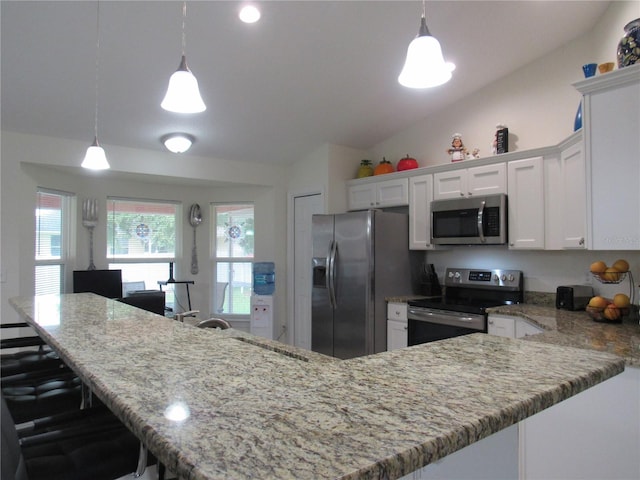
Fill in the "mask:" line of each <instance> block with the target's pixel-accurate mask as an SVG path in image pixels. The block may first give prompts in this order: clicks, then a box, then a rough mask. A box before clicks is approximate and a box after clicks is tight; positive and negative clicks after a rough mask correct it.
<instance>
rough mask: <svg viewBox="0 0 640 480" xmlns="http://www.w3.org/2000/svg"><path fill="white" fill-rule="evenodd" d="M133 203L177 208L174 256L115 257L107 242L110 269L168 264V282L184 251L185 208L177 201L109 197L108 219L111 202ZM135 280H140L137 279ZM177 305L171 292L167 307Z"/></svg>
mask: <svg viewBox="0 0 640 480" xmlns="http://www.w3.org/2000/svg"><path fill="white" fill-rule="evenodd" d="M114 201H115V202H119V201H120V202H131V203H156V204H164V205H173V206H175V209H176V216H175V245H174V247H175V249H174V252H173V255H169V256H151V255H150V256H139V257H133V256H127V257H121V256H118V255H114V254H112V253H111V250H112V249H111V248H110V244H109V241H108V240H107V245H106V248H107V251H106V256H107V262H108V265H109V267H108V268H110V269H113V268H117V265H118V264H126V265H136V264H149V263H155V264H166V265H167V269H166V278H165V279H164V280H168V279H169V264H172V263H173V264H175V263H176V258H178V257H179V256H180V252H181V251H182V247H181V245H182V231H183V229H182V221H183V218H184V217H183V206H182V202H180V201H175V200H157V199H148V198H133V197H114V196H110V197H107V219H108V217H109V215H110V213H111V212H110V209H109V207H110V205H111V202H114ZM107 228H108V220H107ZM135 280H139V279H135ZM161 280H162V279H159V280H158V281H161ZM125 281H126V280H125V279H124V278H123V282H125ZM159 288H160V287H159V285H157V284H156V285H149V284H145V289H146V290H157V289H159ZM163 290H165V291H166V289H165V288H163ZM175 303H176V300H175V299H173V291H172V290H170V291H168V292H167V307H170V308H173V309H175Z"/></svg>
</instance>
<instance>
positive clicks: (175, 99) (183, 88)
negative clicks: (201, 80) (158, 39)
mask: <svg viewBox="0 0 640 480" xmlns="http://www.w3.org/2000/svg"><path fill="white" fill-rule="evenodd" d="M186 18H187V2H183V3H182V59H181V60H180V65H179V66H178V70H176V72H175V73H174V74H173V75H171V78H170V79H169V87H168V88H167V94H166V95H165V96H164V100H162V103H161V104H160V106H161V107H162V108H164V109H165V110H168V111H170V112H176V113H199V112H204V111H205V110H206V109H207V107H206V105H205V104H204V102H203V101H202V97H201V96H200V90H199V89H198V80H196V77H195V76H194V75H193V73H191V70H189V67H187V59H186V55H185V48H186V43H187V42H186V35H185V33H184V24H185V20H186Z"/></svg>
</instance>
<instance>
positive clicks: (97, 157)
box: [82, 137, 109, 170]
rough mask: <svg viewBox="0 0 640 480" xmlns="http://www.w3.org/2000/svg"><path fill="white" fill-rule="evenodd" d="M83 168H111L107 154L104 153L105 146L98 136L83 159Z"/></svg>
mask: <svg viewBox="0 0 640 480" xmlns="http://www.w3.org/2000/svg"><path fill="white" fill-rule="evenodd" d="M82 168H88V169H90V170H107V169H108V168H109V162H108V161H107V155H106V154H105V153H104V148H102V147H101V146H100V145H99V144H98V137H95V138H94V139H93V143H92V144H91V146H90V147H89V148H88V149H87V153H86V154H85V156H84V160H83V161H82Z"/></svg>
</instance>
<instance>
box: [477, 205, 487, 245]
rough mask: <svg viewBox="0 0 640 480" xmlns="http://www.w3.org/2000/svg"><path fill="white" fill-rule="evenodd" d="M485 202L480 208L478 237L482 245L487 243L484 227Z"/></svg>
mask: <svg viewBox="0 0 640 480" xmlns="http://www.w3.org/2000/svg"><path fill="white" fill-rule="evenodd" d="M485 203H486V202H485V201H484V200H482V203H480V208H479V209H478V236H479V237H480V243H485V242H486V240H485V238H484V226H483V217H484V206H485Z"/></svg>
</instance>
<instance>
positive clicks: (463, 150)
mask: <svg viewBox="0 0 640 480" xmlns="http://www.w3.org/2000/svg"><path fill="white" fill-rule="evenodd" d="M447 153H448V154H449V155H450V156H451V161H452V162H461V161H462V160H464V159H465V158H466V157H467V147H465V146H464V144H463V143H462V134H460V133H454V134H453V136H452V139H451V148H448V149H447Z"/></svg>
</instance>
